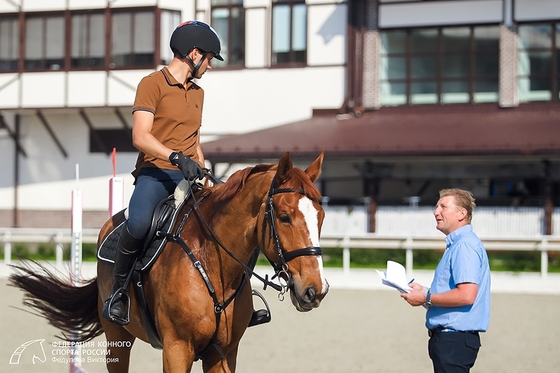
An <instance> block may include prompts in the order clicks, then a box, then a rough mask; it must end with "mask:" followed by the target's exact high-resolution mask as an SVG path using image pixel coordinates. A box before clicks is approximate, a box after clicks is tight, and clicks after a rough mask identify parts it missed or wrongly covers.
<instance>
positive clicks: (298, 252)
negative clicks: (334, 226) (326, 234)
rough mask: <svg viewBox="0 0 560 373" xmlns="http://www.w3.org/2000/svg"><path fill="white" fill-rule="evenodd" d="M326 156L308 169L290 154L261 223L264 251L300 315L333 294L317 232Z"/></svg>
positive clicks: (272, 188) (320, 221) (321, 216)
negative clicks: (317, 182) (320, 182)
mask: <svg viewBox="0 0 560 373" xmlns="http://www.w3.org/2000/svg"><path fill="white" fill-rule="evenodd" d="M322 163H323V152H322V153H321V154H320V155H319V157H318V158H317V159H316V160H315V161H314V162H313V163H312V164H311V165H310V166H309V167H308V168H307V169H306V170H305V171H303V170H301V169H299V168H295V167H293V165H292V161H291V160H290V156H289V153H286V154H285V155H284V156H283V157H282V159H280V162H279V163H278V167H277V168H276V174H275V175H274V178H273V180H272V183H271V185H270V190H269V192H268V195H267V198H266V202H265V205H264V206H263V207H262V210H264V213H263V215H262V216H263V219H262V237H261V243H260V247H261V251H262V252H263V253H264V255H265V256H266V257H267V258H268V259H269V260H270V262H271V263H273V266H274V267H275V270H276V273H277V275H278V277H279V280H280V281H281V283H282V284H283V287H284V289H286V288H287V289H289V290H290V297H291V299H292V303H293V304H294V306H295V307H296V309H297V310H298V311H310V310H311V309H313V308H316V307H319V304H320V303H321V300H322V299H323V298H324V296H325V295H326V294H327V292H328V290H329V284H328V282H327V280H326V279H325V278H324V273H323V260H322V250H321V247H320V246H319V234H320V231H321V226H322V224H323V219H324V217H325V212H324V210H323V208H322V207H321V205H320V204H319V201H320V200H321V193H320V192H319V190H318V189H317V187H316V186H315V184H314V181H315V180H317V178H318V177H319V174H320V173H321V165H322Z"/></svg>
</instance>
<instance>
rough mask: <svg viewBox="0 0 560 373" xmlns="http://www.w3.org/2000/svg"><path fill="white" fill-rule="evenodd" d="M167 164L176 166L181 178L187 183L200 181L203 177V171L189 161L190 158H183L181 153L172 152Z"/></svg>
mask: <svg viewBox="0 0 560 373" xmlns="http://www.w3.org/2000/svg"><path fill="white" fill-rule="evenodd" d="M169 162H171V164H172V165H174V166H177V167H178V168H179V169H180V170H181V172H182V173H183V176H184V177H185V179H187V180H188V181H193V180H196V179H202V178H203V177H204V171H202V167H200V165H199V164H198V163H197V162H195V161H193V160H192V159H190V157H185V156H184V155H183V152H173V153H171V154H170V155H169Z"/></svg>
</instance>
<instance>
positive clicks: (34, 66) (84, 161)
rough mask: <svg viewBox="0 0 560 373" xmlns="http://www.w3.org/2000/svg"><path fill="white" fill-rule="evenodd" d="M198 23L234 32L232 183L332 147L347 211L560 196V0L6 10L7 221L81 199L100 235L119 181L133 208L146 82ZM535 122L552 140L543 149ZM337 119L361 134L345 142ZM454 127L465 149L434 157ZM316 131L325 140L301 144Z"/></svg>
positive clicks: (219, 75)
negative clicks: (175, 40)
mask: <svg viewBox="0 0 560 373" xmlns="http://www.w3.org/2000/svg"><path fill="white" fill-rule="evenodd" d="M186 19H199V20H203V21H205V22H207V23H209V24H211V25H212V26H213V27H214V28H215V29H216V30H217V31H218V33H219V34H220V36H221V38H222V47H223V53H222V54H223V55H224V56H225V61H224V62H223V63H214V64H213V66H212V67H213V69H212V71H210V72H209V73H207V74H205V76H204V78H203V79H201V80H200V81H199V82H198V83H199V84H200V85H201V86H202V87H203V88H204V90H205V93H206V94H205V97H206V100H205V107H204V114H203V127H202V130H201V133H202V135H203V150H204V152H205V155H206V158H207V161H208V166H209V167H211V168H213V169H214V170H215V173H216V174H217V175H218V176H224V177H227V175H228V173H230V172H232V170H234V169H236V167H239V166H240V165H242V164H254V163H255V162H264V161H266V162H269V161H270V162H272V161H274V160H276V159H277V158H278V157H279V156H281V155H282V154H283V152H284V151H290V152H291V154H292V156H293V158H295V159H296V162H299V163H301V165H305V164H306V163H307V161H308V160H309V159H311V158H314V157H315V156H316V155H317V154H318V152H319V151H320V150H321V148H324V149H325V151H326V160H325V165H324V172H323V176H322V183H321V189H322V191H323V194H324V195H326V196H328V197H329V198H330V200H331V202H335V201H339V202H340V203H352V202H355V201H359V200H372V201H374V202H375V204H376V205H379V204H399V203H408V202H407V201H412V200H416V199H414V198H416V197H417V198H418V200H419V201H420V203H427V204H429V203H432V201H433V198H435V194H436V193H437V190H438V189H439V188H441V187H442V186H452V185H455V186H461V187H465V188H469V189H471V190H473V191H474V192H475V195H477V199H479V200H480V201H482V202H483V203H485V204H488V205H492V204H493V203H495V204H500V205H511V204H515V203H525V204H530V205H542V206H543V207H544V206H548V208H549V209H550V208H553V206H554V204H558V203H559V202H560V201H558V196H559V194H560V192H559V190H558V189H559V186H558V183H559V180H558V175H559V173H558V171H560V170H559V166H558V164H559V162H560V161H559V159H560V145H559V143H558V142H559V140H558V139H559V138H560V136H556V137H554V135H560V127H558V128H557V127H556V126H553V125H550V122H551V121H552V122H555V121H556V119H557V118H558V117H557V113H558V111H559V107H560V106H559V105H558V104H559V85H560V7H558V6H557V1H555V0H538V1H534V0H465V1H388V0H357V1H340V0H339V1H330V0H245V1H243V0H204V1H203V0H190V1H174V0H111V1H107V0H91V1H87V2H85V1H82V0H0V146H1V148H2V150H3V154H4V156H3V157H2V158H1V160H0V169H1V170H2V171H4V172H3V175H4V176H3V178H2V179H1V180H2V181H0V226H32V227H60V226H64V225H69V221H70V217H69V210H70V203H71V198H70V197H71V191H72V190H73V189H75V188H80V189H82V190H83V204H84V226H86V227H99V226H100V225H101V224H102V223H103V221H104V220H105V219H106V218H107V217H108V214H107V209H108V207H107V206H108V203H109V202H108V199H109V187H108V180H109V178H110V177H111V175H112V174H113V172H115V173H116V174H117V175H119V176H122V177H124V178H125V201H127V200H128V198H129V196H130V193H131V192H132V188H133V186H132V177H131V176H130V175H129V172H130V171H131V169H132V167H133V164H134V161H135V158H136V152H135V150H134V149H132V147H131V144H130V129H131V124H132V118H131V115H130V110H131V105H132V102H133V100H134V94H135V88H136V84H137V83H138V82H139V80H140V79H141V78H142V77H143V76H145V75H147V74H148V73H150V72H151V71H154V70H156V69H159V68H161V66H162V65H165V64H166V63H168V62H169V60H170V58H171V57H172V56H171V51H170V49H169V47H168V40H169V36H170V35H171V32H172V31H173V29H174V27H175V26H176V25H177V24H178V23H179V22H181V21H183V20H186ZM521 112H523V113H525V114H523V116H522V117H523V118H525V119H523V121H522V122H523V123H521V124H519V125H518V127H516V131H519V132H520V134H518V136H517V137H516V139H517V140H515V139H509V138H507V136H500V133H498V134H495V133H494V134H493V136H494V137H496V138H497V140H495V141H493V142H489V143H488V144H486V143H485V145H486V147H483V148H482V150H481V147H480V146H478V147H472V146H471V145H472V144H473V143H478V144H479V145H480V144H481V143H483V142H484V141H485V140H484V139H485V138H487V137H491V136H490V135H487V134H486V133H485V132H484V131H486V129H485V128H489V127H491V125H492V121H494V120H496V121H500V122H503V123H502V126H499V127H498V126H496V127H495V128H498V129H497V130H496V131H505V132H501V133H502V134H504V135H505V134H507V133H508V132H511V131H508V127H503V125H504V123H505V124H507V123H509V122H511V118H515V117H519V113H521ZM527 113H528V114H527ZM453 114H454V115H455V116H456V117H458V118H459V119H461V120H458V119H449V118H452V116H453ZM475 114H476V115H477V116H471V115H475ZM410 118H415V121H417V119H416V118H426V119H425V121H419V122H418V123H416V124H415V125H416V126H422V128H425V130H424V131H420V133H419V134H415V135H414V139H413V140H414V141H412V142H407V141H405V140H407V139H402V138H393V137H392V136H395V135H398V134H399V133H400V134H410V133H414V132H412V128H411V127H410V126H412V124H411V123H412V122H413V121H412V120H410ZM479 118H492V119H491V120H490V123H486V122H484V121H483V120H482V119H479ZM496 118H500V119H496ZM473 120H476V121H477V123H479V126H477V127H473V130H472V131H466V132H461V131H457V128H465V127H466V128H470V124H471V123H472V122H473ZM533 120H534V123H536V124H535V125H536V127H535V132H538V133H540V135H541V136H542V138H535V139H534V140H531V136H533V135H534V133H533V132H531V131H530V129H531V127H530V124H531V122H532V121H533ZM330 121H336V122H335V123H333V124H331V125H332V126H341V124H344V126H345V128H342V129H340V128H338V129H337V131H341V133H342V134H345V135H348V137H345V136H342V135H340V134H338V135H336V134H335V133H340V132H333V134H331V136H330V137H329V136H327V135H328V134H329V133H330V132H327V128H329V127H328V126H327V124H328V123H330ZM433 122H440V123H439V124H440V125H441V126H442V127H437V128H434V127H431V126H430V125H429V124H430V123H433ZM377 123H379V125H377ZM480 123H482V124H480ZM346 124H348V126H346ZM454 126H455V127H454ZM354 127H356V129H355V132H353V131H354V130H349V129H350V128H354ZM504 128H506V129H505V130H504ZM347 129H348V130H347ZM381 129H382V130H383V132H382V133H385V134H386V136H388V137H384V138H385V139H386V141H385V142H384V144H389V145H391V146H389V148H386V149H384V150H383V149H382V150H379V149H381V148H382V147H383V145H384V144H378V143H376V139H378V138H380V136H378V135H379V133H378V132H376V131H378V130H381ZM415 129H418V128H416V127H415ZM269 131H272V132H269ZM274 131H280V132H282V131H283V132H282V133H284V132H286V131H287V134H284V135H282V136H281V135H280V132H274ZM496 131H494V132H496ZM303 132H305V134H304V133H303ZM441 132H444V133H451V134H453V133H456V136H458V137H459V140H461V141H463V140H464V141H463V142H464V144H463V143H462V142H461V141H459V140H457V139H453V141H455V143H453V145H454V146H451V147H447V148H446V147H445V146H444V145H442V143H443V144H445V143H446V142H449V141H451V140H449V139H448V138H444V140H442V141H441V142H440V143H438V144H437V147H439V148H443V149H444V150H445V151H444V152H442V151H438V150H437V149H432V150H431V151H429V152H424V153H423V152H419V151H418V149H428V148H430V144H432V145H433V144H434V141H433V139H434V138H437V135H438V134H440V133H441ZM473 133H474V134H476V133H478V134H479V136H478V137H476V136H474V135H473ZM352 134H354V135H353V136H350V135H352ZM320 135H321V136H320ZM421 135H422V136H421ZM307 136H309V137H310V138H312V139H315V140H317V139H321V142H319V141H314V142H313V141H311V140H309V141H306V142H305V143H302V144H300V143H298V141H297V139H298V138H300V139H307V138H308V137H307ZM423 136H426V137H425V138H424V137H423ZM409 137H410V136H409ZM504 139H505V140H504ZM519 139H521V140H519ZM281 140H282V141H281ZM360 140H361V141H363V142H365V143H367V144H370V146H369V147H368V146H366V145H364V144H361V143H360ZM391 141H393V142H391ZM516 141H517V142H516ZM504 143H508V144H510V143H512V144H513V145H511V146H510V148H511V149H510V150H509V151H508V150H507V149H506V150H504V148H506V145H504ZM528 143H529V144H530V145H528ZM358 144H360V145H359V146H361V148H360V149H362V150H360V149H358ZM457 144H459V145H457ZM461 144H463V145H461ZM113 148H116V149H117V163H116V167H115V169H113V165H112V162H111V152H112V150H113ZM230 148H231V149H234V150H231V151H229V150H228V149H230ZM376 149H377V150H376ZM527 149H529V150H527ZM411 198H412V199H411ZM521 200H522V201H521ZM519 201H521V202H519Z"/></svg>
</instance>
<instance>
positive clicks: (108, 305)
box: [101, 288, 130, 326]
mask: <svg viewBox="0 0 560 373" xmlns="http://www.w3.org/2000/svg"><path fill="white" fill-rule="evenodd" d="M119 298H124V299H119ZM115 300H121V301H122V302H125V303H126V315H125V317H120V316H116V315H114V314H112V313H111V309H112V308H113V303H114V302H115ZM101 315H102V316H103V318H104V319H105V320H107V321H111V322H114V323H115V324H118V325H121V326H126V325H128V324H129V323H130V296H129V295H128V292H127V291H126V290H125V289H124V288H119V289H118V290H117V291H115V293H114V294H112V295H111V296H110V297H109V298H108V299H107V300H106V301H105V304H104V305H103V312H102V314H101Z"/></svg>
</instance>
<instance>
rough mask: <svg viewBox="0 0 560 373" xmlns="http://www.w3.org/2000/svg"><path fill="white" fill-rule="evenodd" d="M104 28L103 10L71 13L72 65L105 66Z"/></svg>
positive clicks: (80, 66)
mask: <svg viewBox="0 0 560 373" xmlns="http://www.w3.org/2000/svg"><path fill="white" fill-rule="evenodd" d="M105 29H106V28H105V13H104V12H97V13H85V14H73V15H72V41H71V43H72V47H71V57H70V64H71V66H72V67H77V68H103V67H104V66H105Z"/></svg>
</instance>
